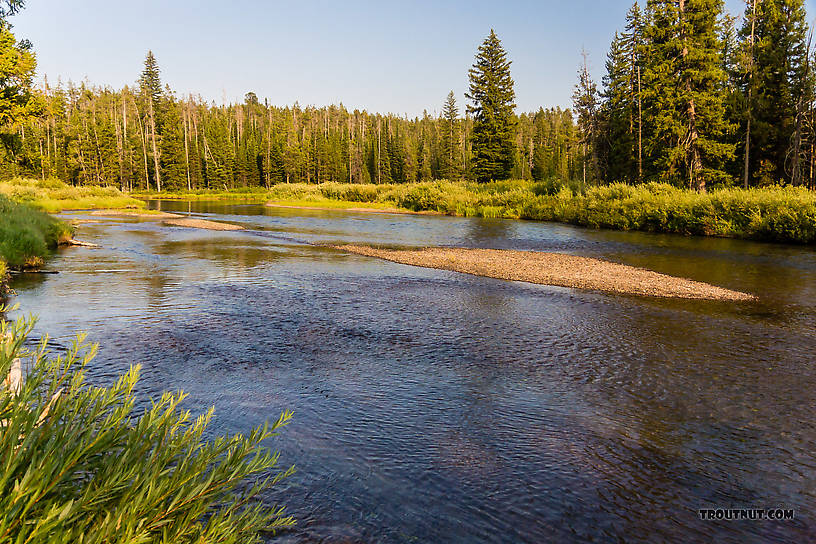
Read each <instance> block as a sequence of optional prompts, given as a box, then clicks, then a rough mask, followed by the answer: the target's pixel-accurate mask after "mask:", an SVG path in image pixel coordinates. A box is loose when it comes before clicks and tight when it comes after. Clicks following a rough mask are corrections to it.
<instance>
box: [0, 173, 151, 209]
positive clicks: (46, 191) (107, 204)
mask: <svg viewBox="0 0 816 544" xmlns="http://www.w3.org/2000/svg"><path fill="white" fill-rule="evenodd" d="M0 194H2V195H5V196H7V197H8V198H10V199H11V200H14V201H16V202H22V203H25V204H28V205H30V206H33V207H35V208H38V209H40V210H43V211H46V212H49V213H56V212H60V211H63V210H87V209H99V208H143V207H144V206H145V204H144V202H142V201H141V200H137V199H135V198H132V197H129V196H127V195H125V194H124V193H122V192H121V191H120V190H119V189H116V188H115V187H94V186H91V187H74V186H72V185H68V184H66V183H63V182H61V181H59V180H54V179H47V180H39V179H24V178H15V179H12V180H8V181H0Z"/></svg>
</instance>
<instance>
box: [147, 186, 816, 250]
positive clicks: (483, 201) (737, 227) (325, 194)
mask: <svg viewBox="0 0 816 544" xmlns="http://www.w3.org/2000/svg"><path fill="white" fill-rule="evenodd" d="M140 196H149V197H159V196H160V197H161V198H178V199H186V198H193V199H223V200H227V199H230V200H235V199H243V200H250V201H257V202H261V201H264V200H271V201H274V202H276V203H279V204H284V205H299V206H316V207H331V208H344V207H356V206H360V205H361V203H364V204H365V205H366V206H369V207H370V206H372V205H374V206H379V207H393V208H402V209H406V210H412V211H434V212H439V213H443V214H448V215H458V216H466V217H489V218H512V219H531V220H540V221H558V222H562V223H570V224H574V225H581V226H586V227H593V228H608V229H616V230H642V231H647V232H664V233H676V234H684V235H702V236H721V237H730V238H745V239H751V240H766V241H775V242H791V243H801V244H812V243H814V242H816V193H813V192H811V191H808V190H806V189H800V188H792V187H769V188H758V189H748V190H745V189H737V188H728V189H715V190H712V191H709V192H708V193H703V194H700V193H697V192H695V191H689V190H684V189H678V188H676V187H673V186H671V185H667V184H662V183H648V184H644V185H641V186H629V185H624V184H613V185H609V186H603V187H590V188H588V189H587V190H586V191H580V190H578V188H577V187H571V186H569V185H565V184H560V183H554V182H540V183H534V182H528V181H504V182H494V183H484V184H478V183H467V182H447V181H436V182H424V183H410V184H399V185H396V184H393V185H358V184H348V183H324V184H320V185H308V184H280V185H276V186H273V187H272V188H271V190H269V191H267V190H263V189H253V190H241V191H232V192H224V191H219V192H206V191H196V192H193V193H187V192H177V193H166V194H165V193H163V194H161V195H157V194H155V193H152V194H144V195H140Z"/></svg>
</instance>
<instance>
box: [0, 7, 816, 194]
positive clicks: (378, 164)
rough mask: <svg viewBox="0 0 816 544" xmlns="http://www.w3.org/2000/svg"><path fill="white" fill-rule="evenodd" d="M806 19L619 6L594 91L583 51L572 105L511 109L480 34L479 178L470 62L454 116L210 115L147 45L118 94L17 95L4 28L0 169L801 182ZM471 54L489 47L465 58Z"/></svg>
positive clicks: (174, 178)
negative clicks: (495, 163) (483, 151)
mask: <svg viewBox="0 0 816 544" xmlns="http://www.w3.org/2000/svg"><path fill="white" fill-rule="evenodd" d="M806 17H807V15H806V11H805V6H804V0H748V1H747V2H746V7H745V12H744V13H741V14H738V15H736V16H735V15H732V14H729V13H727V12H726V11H725V10H724V7H723V2H722V1H720V0H679V1H678V0H648V1H647V2H645V5H644V6H643V7H642V8H641V6H640V5H639V4H638V3H635V4H634V5H633V6H632V8H631V9H630V10H629V12H628V13H627V14H626V16H625V18H623V17H622V20H621V27H620V28H621V30H620V32H618V33H617V34H616V35H615V38H614V40H613V42H612V43H611V45H610V49H609V51H608V54H607V61H606V75H605V76H604V77H603V79H602V81H601V82H600V83H598V82H596V81H594V80H593V79H592V77H591V76H590V73H589V69H588V61H587V55H586V53H585V54H584V57H583V61H582V62H581V63H580V65H579V69H578V74H577V76H578V77H577V83H576V85H575V88H574V93H573V108H572V109H561V108H557V107H556V108H543V107H542V108H540V109H539V110H538V111H536V112H530V113H518V114H517V113H516V112H515V104H514V103H513V98H514V94H513V81H512V79H511V78H510V75H509V66H510V61H509V60H507V58H506V53H505V52H504V51H503V49H502V48H501V43H500V42H499V41H498V38H496V39H495V42H493V43H492V44H488V41H489V40H486V41H485V44H483V46H482V48H480V54H482V53H484V54H485V55H487V56H489V55H490V54H493V53H495V54H497V55H499V57H497V58H494V59H489V58H487V62H488V64H489V63H490V62H494V61H498V65H499V66H501V67H502V69H504V70H505V73H504V75H503V77H504V76H506V77H504V79H502V80H501V81H500V83H499V85H498V87H497V89H494V90H493V91H494V92H499V93H504V95H503V96H502V97H500V99H501V100H500V101H502V102H503V103H504V105H505V106H507V107H506V108H505V110H506V113H507V115H506V116H505V117H506V119H505V122H504V123H503V124H502V123H500V125H502V126H501V127H499V128H496V127H490V130H494V131H503V135H502V138H503V139H504V140H506V142H507V145H504V146H503V147H501V149H498V150H496V153H498V154H500V155H501V162H502V163H503V165H504V167H503V168H502V169H499V170H496V171H493V172H491V171H489V170H488V171H487V172H483V173H480V172H479V166H478V162H479V156H480V149H478V147H479V146H480V145H482V144H481V143H480V142H481V141H482V140H480V138H479V134H480V131H479V125H480V124H483V123H481V121H480V116H484V114H483V112H481V111H480V110H479V104H480V103H483V102H485V98H486V97H485V96H481V97H480V95H479V94H478V91H479V87H480V85H481V86H484V83H485V82H484V81H482V82H481V83H480V82H479V81H478V78H477V77H474V73H473V71H474V70H473V69H471V73H470V83H471V87H470V88H471V90H470V93H468V95H467V96H466V97H467V98H469V99H470V102H469V103H468V105H467V106H466V107H465V108H461V107H460V104H459V103H458V101H457V98H456V96H454V94H453V92H451V93H450V94H449V95H448V96H447V97H446V98H445V97H440V104H438V105H429V107H430V108H431V109H436V108H439V109H440V111H441V113H440V114H439V115H431V114H429V113H428V112H427V110H426V112H425V113H424V114H423V115H422V116H421V117H415V118H408V117H406V116H398V115H394V114H381V113H372V112H368V111H360V110H354V111H350V110H348V109H347V108H346V107H345V106H343V104H337V105H330V106H312V105H308V106H302V105H300V104H298V103H295V104H293V105H286V106H279V105H272V104H269V103H268V101H267V100H263V99H261V98H259V96H258V95H257V94H256V93H255V92H247V93H246V97H245V100H244V102H243V103H238V104H222V105H218V104H215V103H208V102H207V101H205V100H204V99H202V98H201V97H199V96H193V95H188V96H178V95H177V94H176V93H175V92H174V91H173V90H172V89H171V88H170V87H169V86H167V85H164V84H163V83H162V79H161V70H160V67H159V62H158V60H157V58H156V57H155V56H154V55H153V53H152V52H148V53H147V56H146V59H145V61H144V66H143V70H142V71H141V74H134V76H138V77H137V78H136V79H137V80H136V82H135V83H134V84H133V85H132V86H127V87H125V88H122V89H111V88H109V87H104V86H95V85H91V84H90V83H87V82H83V83H79V84H76V83H71V82H68V83H67V84H62V83H57V84H52V83H49V82H48V81H47V80H46V82H45V83H44V84H43V85H41V87H40V88H37V89H33V88H32V89H30V90H27V89H25V87H26V84H30V83H31V81H32V79H33V73H34V68H35V65H36V63H35V58H34V54H33V50H32V47H31V44H30V43H28V42H27V41H25V40H21V41H16V39H15V38H14V36H13V34H12V32H11V28H10V27H5V28H4V29H3V31H2V40H0V48H2V50H3V54H4V55H5V56H12V55H15V56H17V57H18V59H19V60H18V61H17V63H16V64H15V66H14V68H12V69H13V70H15V71H16V73H15V76H16V77H17V79H18V80H19V81H20V86H19V93H18V96H17V102H18V103H19V105H18V106H17V110H19V111H18V112H17V115H16V118H15V120H14V122H13V123H3V124H4V126H5V128H4V132H3V134H2V141H3V144H4V145H3V146H2V150H0V154H2V155H3V156H2V157H0V159H1V160H0V176H2V177H6V178H8V177H14V176H24V177H38V178H43V179H47V178H58V179H60V180H63V181H65V182H67V183H70V184H72V185H105V186H115V187H119V188H121V189H122V190H124V191H146V190H148V191H167V190H199V189H218V190H230V189H234V188H241V187H266V188H269V187H271V186H272V185H274V184H277V183H295V182H302V183H323V182H327V181H333V182H346V183H361V184H362V183H411V182H421V181H426V180H433V179H447V180H460V179H465V180H480V181H489V180H491V179H521V180H536V181H541V180H558V181H559V182H569V181H578V182H580V184H581V186H582V187H584V188H585V187H587V186H590V185H605V184H610V183H614V182H624V183H628V184H639V183H644V182H649V181H661V182H668V183H671V184H673V185H675V186H677V187H687V188H693V189H697V190H705V188H706V187H716V186H744V187H752V186H767V185H778V184H791V185H803V186H808V187H811V188H813V187H814V183H816V169H814V161H815V160H816V154H815V153H814V145H815V143H816V134H815V133H814V131H813V125H814V111H816V110H815V109H814V97H816V92H814V90H815V89H814V88H815V87H816V79H814V77H813V73H812V70H811V67H810V66H811V61H812V60H813V51H812V48H811V30H810V28H809V26H808V24H807V21H806ZM491 36H495V35H494V34H492V33H491ZM486 45H491V47H492V48H493V49H492V50H491V49H490V48H488V49H486V50H485V51H482V49H483V48H484V47H485V46H486ZM483 56H484V55H483ZM483 60H484V59H483ZM478 65H479V57H478V55H477V62H476V64H474V69H475V68H478ZM542 69H545V67H544V66H542ZM6 79H9V75H7V77H6ZM483 90H484V89H483ZM493 98H495V97H487V102H486V103H490V102H491V100H493ZM480 101H481V102H480ZM21 111H23V112H24V114H22V115H21V114H20V113H21ZM474 145H475V146H476V147H477V149H474Z"/></svg>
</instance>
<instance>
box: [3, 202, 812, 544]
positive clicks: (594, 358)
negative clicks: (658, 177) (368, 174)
mask: <svg viewBox="0 0 816 544" xmlns="http://www.w3.org/2000/svg"><path fill="white" fill-rule="evenodd" d="M151 205H152V206H153V207H158V206H160V207H161V208H162V209H165V210H181V211H185V212H191V213H192V214H193V215H195V216H197V217H205V218H210V219H218V220H223V221H229V222H235V223H239V224H241V225H243V226H245V227H247V228H248V229H251V231H248V232H213V231H204V230H193V229H184V228H174V227H163V226H160V225H159V224H158V222H155V221H146V220H137V219H103V220H102V221H101V222H99V223H89V224H84V225H82V226H81V229H80V231H79V234H78V236H77V237H78V238H80V239H82V240H85V241H89V242H96V243H98V244H100V245H101V246H102V249H97V250H91V249H86V248H67V249H64V250H61V251H60V253H59V255H58V256H57V257H56V258H55V259H53V260H52V261H51V263H50V265H49V266H50V267H51V268H54V269H56V270H59V271H60V273H59V274H57V275H44V276H43V275H39V276H34V275H31V276H26V277H20V278H18V279H17V280H16V283H15V284H14V286H13V287H14V288H15V289H16V290H17V292H18V296H17V297H16V302H19V303H20V305H21V308H22V309H21V311H24V312H26V313H28V312H32V313H35V314H38V315H39V316H40V321H39V324H38V326H37V334H44V333H49V334H50V335H51V337H52V344H53V346H54V348H55V349H60V348H61V347H64V346H67V345H68V344H69V342H70V340H71V339H72V338H73V336H74V334H75V333H76V332H77V331H80V330H83V331H87V332H88V333H89V338H90V339H91V340H92V341H94V342H99V343H100V351H99V355H98V357H97V358H96V360H95V361H94V362H93V364H92V367H91V369H90V379H91V380H92V381H94V382H97V383H109V382H110V381H112V380H113V378H114V377H115V376H117V375H119V374H121V373H122V372H124V371H125V370H126V369H127V367H128V365H130V364H131V363H141V364H142V365H143V372H142V381H141V382H140V386H139V387H140V388H139V393H140V398H144V399H147V398H150V397H151V396H156V395H158V394H159V393H160V392H161V391H163V390H167V389H172V390H175V389H179V388H181V389H184V390H185V391H187V392H188V393H189V394H190V397H189V402H187V405H188V407H189V408H191V409H192V410H194V411H203V410H204V409H206V408H207V407H209V406H211V405H215V407H216V419H215V422H214V425H213V432H219V433H221V432H238V431H246V430H248V429H250V428H251V427H253V426H256V425H258V424H260V423H262V422H263V421H264V420H267V419H274V418H276V417H277V416H278V414H279V413H280V412H281V411H282V410H284V409H291V410H294V412H295V417H294V422H293V423H292V424H291V425H290V426H289V427H287V428H286V429H285V430H284V432H283V433H282V435H281V436H280V437H279V438H277V439H275V440H274V441H272V442H271V443H270V446H272V447H274V448H276V449H279V450H280V451H281V452H282V458H281V459H282V461H283V463H285V464H296V465H297V473H296V474H295V475H294V476H293V477H291V478H289V479H288V480H287V481H286V482H285V483H284V484H282V485H281V486H279V487H278V488H277V489H276V493H275V494H274V495H273V496H270V497H269V501H270V502H277V501H280V502H283V503H285V504H286V505H287V506H288V510H289V512H290V513H292V514H294V515H295V516H296V517H297V519H298V525H297V528H296V529H295V530H294V531H292V532H291V533H288V534H286V535H284V537H283V538H282V541H283V542H298V543H300V542H331V543H339V542H347V543H357V542H382V543H402V542H456V543H488V542H490V543H492V542H495V543H500V542H502V543H503V542H529V543H538V542H707V541H712V542H713V541H716V542H734V543H737V542H740V543H741V542H813V541H816V519H815V518H814V516H815V515H816V418H814V408H816V365H815V364H814V360H815V359H816V251H814V249H812V248H810V249H809V248H802V247H793V246H781V245H770V244H756V243H750V242H742V241H733V240H716V239H699V238H683V237H675V236H659V235H648V234H638V233H617V232H606V231H602V232H599V231H591V230H584V229H577V228H572V227H568V226H561V225H554V224H546V223H533V222H520V221H503V220H481V219H463V218H449V217H432V216H403V215H383V214H368V215H367V214H359V213H347V212H340V211H309V210H288V209H272V208H264V207H262V206H255V205H224V204H215V203H186V202H184V203H171V202H161V203H158V202H153V203H151ZM74 215H77V216H82V214H74ZM95 219H99V218H98V217H97V218H95ZM303 241H318V242H359V243H378V244H398V245H449V246H468V247H488V248H508V249H523V250H541V251H562V252H569V253H575V254H581V255H589V256H595V257H603V258H607V259H612V260H615V261H618V262H623V263H627V264H633V265H637V266H644V267H648V268H651V269H654V270H657V271H660V272H664V273H668V274H674V275H680V276H685V277H689V278H693V279H696V280H702V281H707V282H710V283H714V284H717V285H722V286H725V287H728V288H732V289H737V290H742V291H748V292H751V293H754V294H756V295H758V296H759V301H758V302H755V303H742V304H737V303H724V302H704V301H684V300H659V299H649V298H642V297H633V296H617V295H607V294H601V293H595V292H582V291H576V290H571V289H565V288H556V287H546V286H536V285H529V284H522V283H513V282H506V281H500V280H494V279H487V278H479V277H472V276H467V275H461V274H457V273H454V272H446V271H437V270H428V269H421V268H414V267H409V266H404V265H399V264H395V263H390V262H385V261H379V260H374V259H370V258H366V257H362V256H358V255H349V254H345V253H342V252H339V251H336V250H333V249H328V248H324V247H316V246H312V245H308V244H304V243H302V242H303ZM710 507H750V508H776V507H785V508H793V509H795V512H796V518H795V519H794V520H792V521H702V520H700V519H699V517H698V514H697V511H698V509H700V508H710Z"/></svg>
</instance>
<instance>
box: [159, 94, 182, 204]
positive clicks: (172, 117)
mask: <svg viewBox="0 0 816 544" xmlns="http://www.w3.org/2000/svg"><path fill="white" fill-rule="evenodd" d="M164 112H165V125H164V133H163V134H162V138H161V151H160V156H161V169H162V172H163V173H164V182H165V187H166V188H167V189H170V190H178V189H182V188H186V187H187V161H186V157H185V153H184V132H183V128H182V124H181V112H180V111H179V106H178V105H177V104H176V102H175V100H173V99H172V97H168V100H167V103H166V104H165V105H164Z"/></svg>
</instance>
